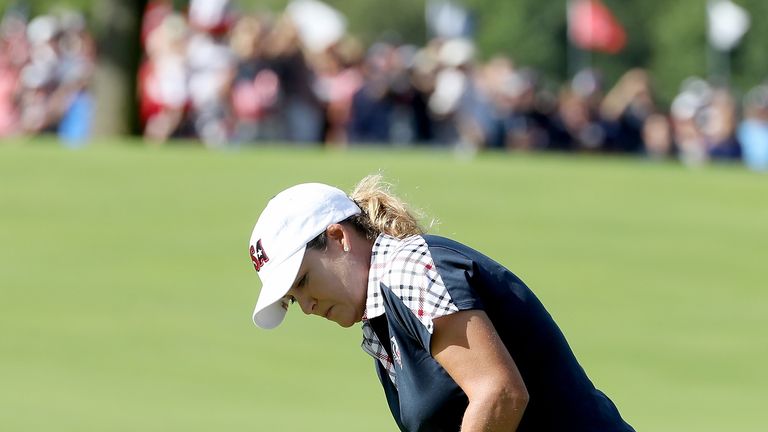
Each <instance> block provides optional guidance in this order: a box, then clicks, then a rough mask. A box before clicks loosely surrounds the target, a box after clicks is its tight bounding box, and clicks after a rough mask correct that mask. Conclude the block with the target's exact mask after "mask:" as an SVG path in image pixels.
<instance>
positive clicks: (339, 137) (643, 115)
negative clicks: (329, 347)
mask: <svg viewBox="0 0 768 432" xmlns="http://www.w3.org/2000/svg"><path fill="white" fill-rule="evenodd" d="M142 23H143V27H142V34H141V42H142V49H143V58H142V62H141V67H140V70H139V76H138V98H139V111H140V113H139V117H140V122H141V128H142V133H143V135H144V137H145V138H146V139H147V140H148V141H149V142H154V143H162V142H165V141H167V140H169V139H172V138H195V139H200V140H201V141H202V142H203V143H205V144H206V145H207V146H210V147H225V146H243V145H254V144H258V143H259V142H284V143H287V144H289V145H290V144H291V143H293V144H297V145H301V144H303V145H310V144H317V143H323V144H324V145H326V146H346V145H360V144H365V143H374V144H384V145H387V144H389V145H400V146H402V145H422V146H456V147H459V148H463V149H467V150H468V151H480V150H484V149H509V150H530V151H539V150H556V151H564V152H594V153H623V154H636V155H643V156H645V157H648V158H652V159H672V158H677V159H679V160H680V161H682V162H683V163H685V164H690V165H700V164H704V163H707V162H709V161H739V160H743V161H744V162H745V163H746V164H748V165H749V166H750V167H753V168H755V169H768V85H758V86H757V87H755V88H753V89H751V90H750V91H749V92H748V93H747V94H746V95H744V96H743V97H736V96H735V95H734V93H733V92H732V91H730V90H729V89H728V88H727V87H719V86H715V85H712V84H711V83H709V82H707V81H706V80H704V79H700V78H690V79H687V80H686V81H685V82H683V83H682V85H681V89H680V92H679V94H678V95H677V96H676V97H675V98H674V99H673V102H672V103H671V105H670V106H660V104H659V102H658V99H657V98H656V97H655V95H654V91H653V85H652V79H651V77H650V76H649V74H648V72H647V71H645V70H643V69H633V70H629V71H627V72H626V73H625V74H624V75H623V76H622V77H621V78H620V79H619V80H618V81H617V82H616V83H615V84H614V85H612V86H606V84H605V82H604V79H603V77H602V76H601V74H600V73H599V71H596V70H591V69H585V70H582V71H581V72H579V73H577V74H576V75H575V76H574V77H573V78H572V79H571V80H570V81H568V82H566V83H563V84H559V85H557V86H553V85H552V84H551V83H550V82H545V81H544V80H543V79H542V78H541V76H540V75H539V73H537V71H535V70H534V69H532V68H529V67H525V66H521V65H518V64H515V62H514V61H513V60H512V59H511V58H508V57H505V56H501V55H499V56H495V57H493V58H491V59H489V60H487V61H479V60H478V56H477V55H476V52H475V46H474V44H473V43H472V41H471V39H469V38H466V37H461V36H456V37H434V38H432V39H431V40H429V42H428V43H427V44H426V45H425V46H414V45H410V44H405V43H401V42H399V41H397V40H396V39H395V38H383V39H382V40H380V41H378V42H376V43H373V44H372V45H370V46H364V45H363V44H362V43H361V42H360V41H359V40H357V39H355V38H354V37H352V36H350V35H349V34H348V33H347V31H346V22H345V19H344V17H343V16H342V15H341V14H340V13H338V11H336V10H334V9H332V8H331V7H329V6H327V5H325V4H324V3H321V2H319V1H315V0H294V1H293V2H291V3H290V4H289V5H288V7H287V8H286V9H285V10H284V11H282V12H281V13H279V14H270V13H261V14H252V13H249V14H246V13H240V12H239V11H238V10H237V9H236V8H235V7H234V6H233V5H232V4H231V2H230V1H229V0H191V1H190V3H189V6H188V8H187V9H186V10H184V11H179V10H175V9H174V7H173V2H171V1H166V0H152V1H150V2H149V4H148V6H147V8H146V11H145V13H144V17H143V21H142ZM2 47H3V49H2V53H3V54H2V57H0V59H1V60H0V134H1V135H2V136H8V135H10V134H18V133H24V134H29V133H37V132H42V131H51V130H60V129H62V125H63V124H64V125H65V124H66V122H67V118H68V116H77V115H79V116H80V117H83V116H85V115H87V113H88V112H89V109H90V102H88V101H89V98H88V80H89V79H90V77H91V74H92V70H93V61H94V49H93V42H92V38H91V37H90V35H88V33H87V30H86V26H85V25H84V20H83V18H82V16H80V15H77V14H74V13H65V14H60V15H57V16H56V15H46V16H43V17H37V18H34V19H32V20H31V21H29V23H26V22H25V21H23V20H21V19H16V18H14V17H13V16H10V17H9V16H8V15H6V18H5V19H4V20H3V24H2ZM73 111H74V112H75V114H72V112H73ZM86 123H87V120H86ZM70 128H72V127H71V126H70ZM70 134H74V133H73V132H70Z"/></svg>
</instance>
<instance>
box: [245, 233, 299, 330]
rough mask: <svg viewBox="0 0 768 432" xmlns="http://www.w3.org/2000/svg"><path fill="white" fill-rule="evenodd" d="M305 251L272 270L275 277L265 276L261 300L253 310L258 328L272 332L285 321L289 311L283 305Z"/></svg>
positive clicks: (260, 294)
mask: <svg viewBox="0 0 768 432" xmlns="http://www.w3.org/2000/svg"><path fill="white" fill-rule="evenodd" d="M305 250H306V246H304V247H302V248H301V249H299V250H298V251H296V253H294V254H293V255H291V256H290V257H288V258H287V259H286V260H285V261H283V262H282V263H280V264H279V265H278V266H277V267H275V268H273V269H271V270H270V275H273V276H270V277H269V278H267V277H266V275H264V276H263V279H262V287H261V291H260V292H259V299H258V301H257V302H256V307H255V308H254V310H253V323H254V324H256V325H257V326H259V327H261V328H263V329H266V330H270V329H273V328H275V327H277V326H279V325H280V323H282V322H283V320H284V319H285V313H286V312H287V309H286V308H285V307H284V305H283V297H285V294H286V293H288V290H290V289H291V286H292V285H293V282H294V281H295V280H296V276H297V275H298V274H299V268H300V267H301V262H302V261H303V260H304V251H305Z"/></svg>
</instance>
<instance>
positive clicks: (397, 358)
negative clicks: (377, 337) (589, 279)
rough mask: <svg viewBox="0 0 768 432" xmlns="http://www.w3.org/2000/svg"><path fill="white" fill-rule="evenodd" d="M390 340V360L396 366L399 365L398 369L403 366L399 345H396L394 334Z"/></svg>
mask: <svg viewBox="0 0 768 432" xmlns="http://www.w3.org/2000/svg"><path fill="white" fill-rule="evenodd" d="M390 341H391V342H392V357H393V358H392V361H394V363H395V364H396V365H398V366H400V369H402V368H403V358H402V357H401V356H400V347H399V346H397V341H396V340H395V338H394V336H393V337H392V338H390Z"/></svg>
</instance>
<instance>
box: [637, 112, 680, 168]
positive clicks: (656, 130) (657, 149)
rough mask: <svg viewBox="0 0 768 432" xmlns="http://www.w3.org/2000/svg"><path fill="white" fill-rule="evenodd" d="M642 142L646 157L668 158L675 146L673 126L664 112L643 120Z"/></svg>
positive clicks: (655, 158) (654, 158)
mask: <svg viewBox="0 0 768 432" xmlns="http://www.w3.org/2000/svg"><path fill="white" fill-rule="evenodd" d="M642 143H643V149H644V153H645V155H646V157H648V158H650V159H653V160H663V159H668V158H669V157H670V156H672V155H673V153H674V151H675V148H674V143H673V140H672V128H671V126H670V123H669V119H668V118H667V116H665V115H664V114H659V113H654V114H651V115H649V116H648V117H647V118H646V119H645V121H644V122H643V130H642Z"/></svg>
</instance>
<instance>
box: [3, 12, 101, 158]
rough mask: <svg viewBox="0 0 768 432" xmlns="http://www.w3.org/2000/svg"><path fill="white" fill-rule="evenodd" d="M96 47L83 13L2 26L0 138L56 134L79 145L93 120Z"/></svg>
mask: <svg viewBox="0 0 768 432" xmlns="http://www.w3.org/2000/svg"><path fill="white" fill-rule="evenodd" d="M95 52H96V50H95V45H94V41H93V38H92V37H91V34H90V33H89V32H88V28H87V26H86V21H85V18H84V17H83V15H82V14H80V13H78V12H75V11H71V10H61V11H59V12H57V13H53V14H47V15H41V16H37V17H34V18H32V19H28V17H27V14H25V13H24V12H23V11H21V10H16V9H11V10H8V11H6V12H5V14H4V15H3V18H2V21H1V22H0V138H3V137H9V136H17V135H34V134H40V133H55V134H58V136H59V137H60V138H61V139H62V141H63V142H65V143H69V144H72V145H79V144H80V143H82V142H83V141H84V140H85V139H87V137H88V134H89V133H90V126H91V122H92V119H93V102H92V98H91V94H90V90H89V85H90V82H91V78H92V75H93V71H94V65H95Z"/></svg>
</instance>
